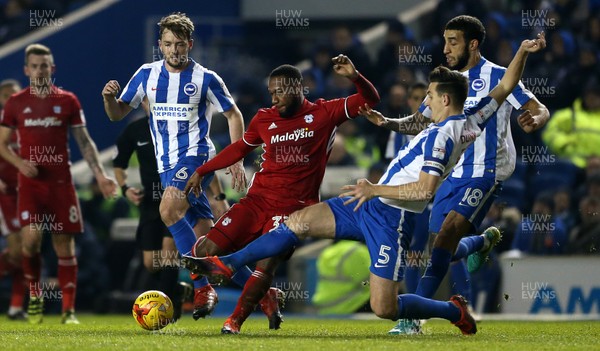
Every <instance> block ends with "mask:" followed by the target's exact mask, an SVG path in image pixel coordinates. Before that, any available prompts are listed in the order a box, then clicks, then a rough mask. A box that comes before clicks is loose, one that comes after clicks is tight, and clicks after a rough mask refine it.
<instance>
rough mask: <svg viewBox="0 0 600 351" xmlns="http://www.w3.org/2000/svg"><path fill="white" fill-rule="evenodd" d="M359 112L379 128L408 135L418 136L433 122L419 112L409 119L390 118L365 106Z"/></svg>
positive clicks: (408, 117)
mask: <svg viewBox="0 0 600 351" xmlns="http://www.w3.org/2000/svg"><path fill="white" fill-rule="evenodd" d="M358 112H359V113H360V114H361V115H362V116H364V117H366V118H367V120H368V121H369V122H371V123H373V124H374V125H376V126H378V127H383V128H385V129H388V130H391V131H394V132H397V133H402V134H407V135H417V134H419V132H421V131H422V130H423V129H425V128H427V126H428V125H429V123H431V121H430V120H429V119H428V118H426V117H425V116H423V114H422V113H421V112H419V111H417V112H415V113H413V114H412V115H410V116H407V117H402V118H388V117H385V116H384V115H383V114H381V112H379V111H377V110H373V109H371V108H370V107H369V106H368V105H366V104H365V106H364V107H363V106H360V107H359V108H358Z"/></svg>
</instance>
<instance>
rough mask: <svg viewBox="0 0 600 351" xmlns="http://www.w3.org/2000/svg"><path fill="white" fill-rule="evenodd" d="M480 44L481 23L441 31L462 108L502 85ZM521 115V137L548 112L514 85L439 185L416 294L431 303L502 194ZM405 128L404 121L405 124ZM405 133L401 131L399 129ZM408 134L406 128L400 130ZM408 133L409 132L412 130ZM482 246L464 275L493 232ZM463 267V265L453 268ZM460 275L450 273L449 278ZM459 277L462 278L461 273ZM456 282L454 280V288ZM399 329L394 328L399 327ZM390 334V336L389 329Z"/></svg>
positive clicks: (481, 257)
mask: <svg viewBox="0 0 600 351" xmlns="http://www.w3.org/2000/svg"><path fill="white" fill-rule="evenodd" d="M484 39H485V28H484V27H483V24H482V23H481V21H479V20H478V19H477V18H475V17H471V16H465V15H462V16H457V17H455V18H453V19H451V20H450V21H449V22H448V23H447V24H446V28H445V31H444V40H445V45H444V54H445V55H446V61H447V64H448V66H449V67H450V68H452V69H455V70H458V71H460V72H461V73H462V74H463V75H464V76H465V77H467V78H468V79H469V94H468V98H467V101H466V102H465V108H466V107H468V106H472V105H473V104H476V103H477V102H478V101H479V100H480V99H481V98H482V97H484V96H486V95H487V94H488V92H489V91H491V90H492V89H493V88H494V87H495V86H496V84H498V82H499V81H500V80H501V79H502V77H503V75H504V73H505V71H506V69H505V68H504V67H501V66H498V65H496V64H494V63H492V62H490V61H488V60H486V59H485V58H484V57H483V56H481V53H480V51H479V47H480V46H481V44H482V43H483V41H484ZM513 107H515V108H517V109H521V110H524V111H525V112H523V113H522V114H521V115H520V116H519V117H518V119H517V121H518V123H519V125H520V127H521V128H522V129H523V130H524V131H525V132H527V133H531V132H533V131H535V130H538V129H540V128H541V127H543V126H544V125H545V123H546V122H547V120H548V118H549V116H550V114H549V111H548V109H547V108H546V107H545V106H544V105H543V104H542V103H541V102H540V101H539V100H538V99H537V98H536V97H535V96H534V95H533V94H532V93H531V92H529V91H528V90H527V89H525V87H524V86H523V84H522V83H519V85H518V86H517V87H515V89H514V90H513V91H512V93H511V94H510V95H509V96H508V98H507V99H506V102H504V103H503V104H502V105H501V106H500V108H499V109H498V111H497V113H496V114H495V115H494V116H492V118H491V121H490V122H489V123H488V126H487V127H486V129H485V130H484V132H483V133H482V134H481V136H479V137H478V138H477V140H476V141H475V143H474V144H473V145H471V146H470V147H469V148H468V149H467V150H466V151H465V153H464V155H463V156H462V158H461V159H460V161H459V162H458V164H457V166H456V167H455V169H454V172H453V173H452V174H451V175H450V177H449V178H448V179H446V180H445V181H444V183H443V184H442V186H441V187H440V189H439V192H438V194H437V196H436V198H435V201H434V203H433V208H432V210H431V219H430V221H429V232H430V233H432V234H434V235H435V241H434V243H433V249H432V251H431V264H430V265H429V266H428V267H427V269H426V271H425V273H424V275H423V277H422V279H421V281H420V282H419V286H418V288H417V292H416V293H417V294H418V295H421V296H424V297H432V296H433V295H434V293H435V292H436V290H437V288H438V287H439V285H440V283H441V281H442V279H443V278H444V276H445V275H446V272H447V271H448V267H449V264H450V260H451V257H452V255H453V254H454V252H455V250H456V248H457V246H458V243H459V241H460V240H461V238H462V237H463V236H465V235H467V234H469V233H473V232H475V231H476V230H477V229H478V227H479V225H480V224H481V221H482V220H483V218H484V217H485V215H486V213H487V212H488V210H489V209H490V207H491V205H492V203H493V202H494V200H495V199H496V198H497V197H498V194H499V193H500V191H501V189H502V182H503V181H504V180H506V179H508V178H509V177H510V175H511V174H512V172H513V171H514V168H515V162H516V151H515V146H514V143H513V140H512V135H511V131H510V115H511V112H512V108H513ZM420 112H421V113H420V114H416V115H415V117H414V118H412V122H422V121H423V117H430V116H431V111H430V110H429V109H428V108H427V107H426V106H425V105H422V106H421V108H420ZM405 122H407V123H408V122H410V119H407V120H405ZM405 128H406V127H405ZM406 129H408V130H411V128H406ZM412 130H414V128H412ZM484 234H485V237H486V243H487V242H488V241H493V244H492V245H489V246H488V245H486V249H485V250H483V251H482V253H479V252H478V253H475V254H474V255H472V256H470V257H469V259H468V266H469V267H468V268H469V271H471V272H473V271H475V270H477V269H478V268H479V267H480V266H481V264H482V263H483V262H484V261H485V259H486V258H487V255H488V254H489V251H490V249H491V247H492V246H494V245H495V244H497V242H498V241H499V240H500V232H499V231H498V229H496V228H494V227H490V228H488V229H486V230H485V231H484ZM458 263H459V264H462V265H463V267H464V263H462V262H458ZM458 271H460V270H458V269H455V270H454V272H458ZM463 274H464V275H465V277H464V278H463V279H462V280H463V281H465V282H466V281H467V280H469V277H468V272H467V271H466V269H465V268H463ZM456 281H460V279H457V278H455V282H456ZM399 325H400V324H399ZM390 332H394V329H392V330H391V331H390Z"/></svg>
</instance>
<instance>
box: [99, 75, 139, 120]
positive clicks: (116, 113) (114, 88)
mask: <svg viewBox="0 0 600 351" xmlns="http://www.w3.org/2000/svg"><path fill="white" fill-rule="evenodd" d="M120 90H121V86H120V85H119V82H117V81H116V80H110V81H108V83H106V85H105V86H104V89H102V98H103V100H104V111H106V114H107V115H108V118H109V119H110V120H111V121H113V122H116V121H120V120H122V119H123V117H125V116H127V114H128V113H129V112H131V110H133V108H132V107H131V106H129V104H127V103H126V102H124V101H121V100H117V94H118V93H119V91H120Z"/></svg>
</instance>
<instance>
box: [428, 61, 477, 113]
mask: <svg viewBox="0 0 600 351" xmlns="http://www.w3.org/2000/svg"><path fill="white" fill-rule="evenodd" d="M429 82H430V83H438V84H437V88H436V92H437V93H438V94H440V95H441V94H448V95H450V99H451V100H452V104H453V105H454V106H455V107H460V108H461V109H462V108H463V106H464V104H465V100H467V94H468V92H469V82H468V80H467V77H465V76H463V75H462V74H461V73H460V72H458V71H452V70H450V69H449V68H447V67H444V66H438V67H436V68H434V69H433V71H431V73H429Z"/></svg>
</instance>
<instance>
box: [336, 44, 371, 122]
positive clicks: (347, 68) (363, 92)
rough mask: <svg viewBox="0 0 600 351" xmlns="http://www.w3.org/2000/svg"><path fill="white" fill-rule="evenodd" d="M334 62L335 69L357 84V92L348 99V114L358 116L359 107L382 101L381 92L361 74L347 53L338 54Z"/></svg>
mask: <svg viewBox="0 0 600 351" xmlns="http://www.w3.org/2000/svg"><path fill="white" fill-rule="evenodd" d="M331 61H332V62H333V70H334V71H335V73H337V74H339V75H340V76H342V77H346V78H348V79H350V80H351V81H352V83H354V86H356V91H357V93H356V94H353V95H350V96H349V97H348V99H347V103H346V106H347V111H346V112H347V115H348V116H356V115H358V113H359V108H360V107H361V106H363V105H368V106H370V107H373V106H375V105H377V104H378V103H379V101H381V98H380V97H379V92H377V89H375V87H374V86H373V84H372V83H371V82H370V81H369V80H368V79H367V78H365V77H364V76H363V75H362V74H360V73H359V72H358V71H357V70H356V67H354V64H353V63H352V60H350V59H349V58H348V56H346V55H341V54H340V55H338V56H336V57H334V58H332V59H331Z"/></svg>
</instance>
